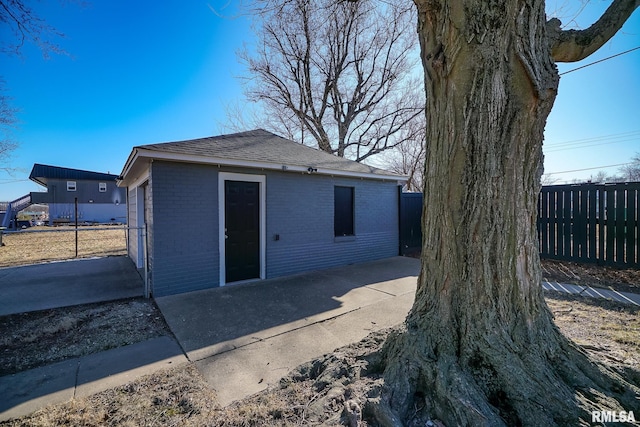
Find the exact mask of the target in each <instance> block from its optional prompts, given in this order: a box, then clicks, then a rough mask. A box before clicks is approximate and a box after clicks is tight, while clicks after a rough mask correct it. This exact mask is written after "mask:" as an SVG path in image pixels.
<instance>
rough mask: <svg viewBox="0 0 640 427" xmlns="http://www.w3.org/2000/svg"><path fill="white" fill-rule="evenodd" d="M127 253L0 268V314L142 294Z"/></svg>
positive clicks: (136, 273)
mask: <svg viewBox="0 0 640 427" xmlns="http://www.w3.org/2000/svg"><path fill="white" fill-rule="evenodd" d="M143 290H144V287H143V282H142V278H141V277H140V275H139V274H138V271H137V270H136V268H135V266H134V264H133V262H132V261H131V259H129V257H127V256H113V257H104V258H89V259H77V260H71V261H60V262H51V263H46V264H34V265H25V266H20V267H8V268H0V316H4V315H7V314H14V313H26V312H29V311H38V310H46V309H49V308H56V307H67V306H72V305H79V304H89V303H93V302H102V301H112V300H117V299H122V298H132V297H138V296H142V292H143Z"/></svg>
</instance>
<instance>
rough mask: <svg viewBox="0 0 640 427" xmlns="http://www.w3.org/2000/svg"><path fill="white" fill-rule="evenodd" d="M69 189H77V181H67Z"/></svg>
mask: <svg viewBox="0 0 640 427" xmlns="http://www.w3.org/2000/svg"><path fill="white" fill-rule="evenodd" d="M67 191H76V182H75V181H67Z"/></svg>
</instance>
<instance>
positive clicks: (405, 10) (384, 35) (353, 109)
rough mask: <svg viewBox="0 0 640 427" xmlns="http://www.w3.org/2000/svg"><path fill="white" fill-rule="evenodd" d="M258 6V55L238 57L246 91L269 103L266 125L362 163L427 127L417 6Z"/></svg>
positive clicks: (396, 2)
mask: <svg viewBox="0 0 640 427" xmlns="http://www.w3.org/2000/svg"><path fill="white" fill-rule="evenodd" d="M263 6H264V7H263V8H256V9H255V10H256V13H257V16H258V17H259V19H260V20H261V21H260V22H261V25H258V27H257V29H256V34H257V36H258V40H259V45H258V48H257V49H256V52H255V53H249V52H248V51H247V50H245V51H243V52H241V53H240V54H239V56H240V58H241V60H242V61H243V62H244V63H245V64H246V65H247V69H248V72H249V75H250V78H248V79H247V80H246V81H247V85H246V89H245V95H246V97H247V99H248V100H250V101H253V102H257V103H259V104H260V105H262V106H264V109H265V119H264V124H263V125H261V127H264V128H267V129H271V130H273V131H276V132H279V133H285V134H287V135H288V136H289V137H292V139H294V140H298V141H299V142H302V143H309V142H311V141H309V138H307V140H305V137H308V136H311V140H312V144H313V145H314V146H317V147H318V148H320V149H321V150H323V151H326V152H329V153H332V154H336V155H338V156H341V157H349V158H352V159H354V160H356V161H362V160H365V159H367V158H369V157H371V156H373V155H376V154H379V153H381V152H383V151H385V150H389V149H392V148H394V147H397V146H398V145H399V144H401V143H402V142H403V141H405V140H406V141H409V140H412V139H415V137H416V135H415V132H416V129H417V128H419V126H411V124H412V123H414V122H416V121H419V122H421V123H423V124H424V105H425V101H424V91H423V90H422V85H421V84H420V83H419V82H417V80H416V79H415V78H413V77H412V73H413V71H414V69H415V67H414V65H417V63H418V56H417V48H418V43H417V40H416V38H415V30H414V28H413V21H414V19H415V15H414V13H415V11H413V9H412V8H411V4H410V3H408V2H406V1H404V0H393V1H389V2H385V3H381V4H372V3H371V2H356V3H352V2H338V3H336V2H333V1H329V0H323V1H318V2H311V1H308V0H289V1H286V2H283V3H278V4H276V3H275V2H266V3H265V4H264V5H263Z"/></svg>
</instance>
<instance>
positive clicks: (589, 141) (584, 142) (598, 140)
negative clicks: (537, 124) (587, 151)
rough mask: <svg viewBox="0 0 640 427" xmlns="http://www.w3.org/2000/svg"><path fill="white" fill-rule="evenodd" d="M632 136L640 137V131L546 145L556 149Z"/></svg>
mask: <svg viewBox="0 0 640 427" xmlns="http://www.w3.org/2000/svg"><path fill="white" fill-rule="evenodd" d="M632 136H640V130H634V131H629V132H624V133H614V134H610V135H601V136H593V137H591V138H582V139H572V140H569V141H561V142H551V143H547V142H545V144H544V145H545V147H553V148H556V147H560V146H566V145H579V144H589V143H592V142H600V141H606V140H608V139H616V138H624V137H626V138H628V137H632Z"/></svg>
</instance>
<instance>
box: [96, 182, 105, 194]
mask: <svg viewBox="0 0 640 427" xmlns="http://www.w3.org/2000/svg"><path fill="white" fill-rule="evenodd" d="M98 192H99V193H106V192H107V183H106V182H99V183H98Z"/></svg>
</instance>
